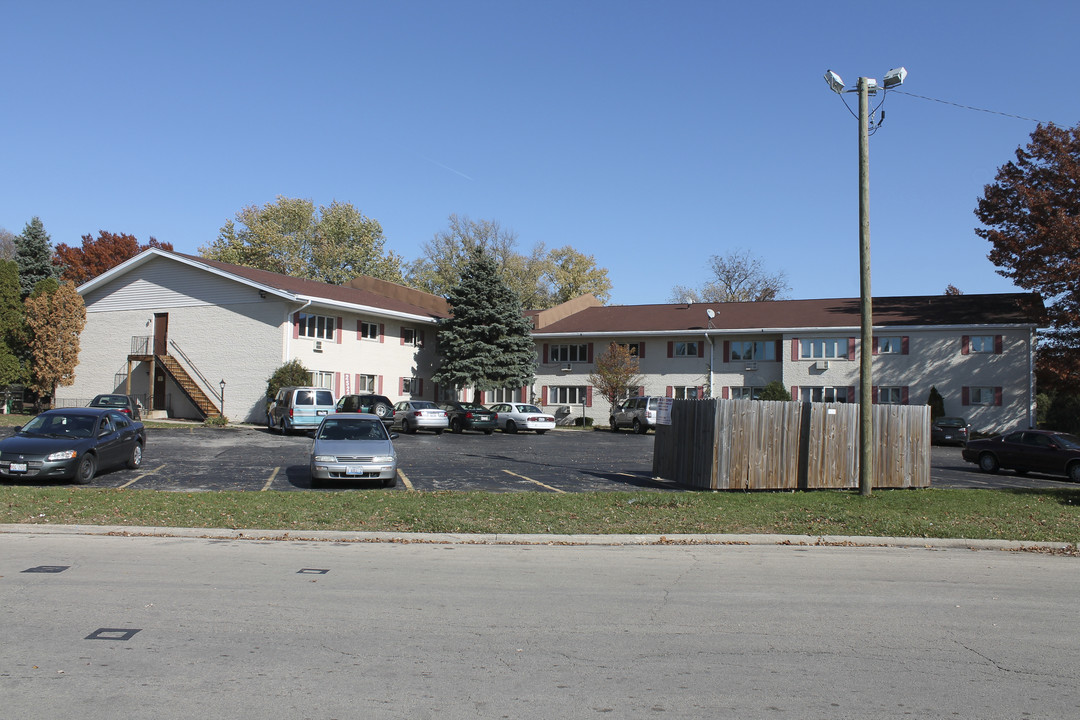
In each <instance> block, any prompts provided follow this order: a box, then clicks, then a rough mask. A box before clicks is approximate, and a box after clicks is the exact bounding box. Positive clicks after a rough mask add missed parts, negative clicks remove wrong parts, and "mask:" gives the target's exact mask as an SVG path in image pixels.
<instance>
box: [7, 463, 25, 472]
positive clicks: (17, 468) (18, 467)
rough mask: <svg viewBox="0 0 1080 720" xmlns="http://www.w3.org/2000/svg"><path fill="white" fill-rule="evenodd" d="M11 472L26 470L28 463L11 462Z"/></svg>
mask: <svg viewBox="0 0 1080 720" xmlns="http://www.w3.org/2000/svg"><path fill="white" fill-rule="evenodd" d="M10 470H11V472H26V463H11V468H10Z"/></svg>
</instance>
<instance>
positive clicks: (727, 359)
mask: <svg viewBox="0 0 1080 720" xmlns="http://www.w3.org/2000/svg"><path fill="white" fill-rule="evenodd" d="M724 362H731V341H730V340H725V341H724Z"/></svg>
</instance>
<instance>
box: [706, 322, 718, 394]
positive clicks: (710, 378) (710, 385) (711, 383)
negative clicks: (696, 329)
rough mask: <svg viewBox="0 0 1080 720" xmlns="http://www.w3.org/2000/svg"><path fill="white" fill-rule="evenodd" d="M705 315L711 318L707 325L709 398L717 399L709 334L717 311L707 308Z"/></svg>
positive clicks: (710, 336) (711, 344)
mask: <svg viewBox="0 0 1080 720" xmlns="http://www.w3.org/2000/svg"><path fill="white" fill-rule="evenodd" d="M705 314H706V315H708V316H709V319H708V321H707V322H706V323H705V339H706V340H708V341H709V397H716V388H714V387H713V339H712V335H710V334H709V330H711V329H712V321H713V318H714V317H716V311H715V310H713V309H712V308H705Z"/></svg>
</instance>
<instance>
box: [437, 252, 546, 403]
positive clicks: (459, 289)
mask: <svg viewBox="0 0 1080 720" xmlns="http://www.w3.org/2000/svg"><path fill="white" fill-rule="evenodd" d="M446 299H447V301H448V302H449V304H450V309H451V313H452V314H451V316H450V317H449V318H446V319H444V320H442V321H440V322H439V330H438V336H439V354H440V355H442V357H443V361H442V366H441V367H440V368H439V370H438V372H436V373H435V381H436V382H438V383H440V384H442V385H444V386H450V387H454V388H466V387H471V388H473V390H474V391H475V392H476V393H477V394H479V393H480V392H483V391H486V390H498V389H500V388H507V387H521V386H522V385H529V384H531V383H532V380H533V376H534V373H535V371H536V346H535V345H534V344H533V340H532V336H531V334H530V333H531V331H532V323H531V322H530V321H529V320H528V318H526V317H525V316H524V315H523V314H522V308H521V299H520V297H519V296H518V295H517V293H515V292H514V291H513V290H512V289H511V288H510V287H509V286H508V285H507V284H506V283H505V282H504V281H503V280H502V279H501V278H500V277H499V267H498V265H497V264H496V262H495V260H494V258H492V257H491V255H490V254H488V253H487V252H485V251H484V250H483V249H482V248H477V249H475V250H474V251H473V252H472V256H471V257H470V259H469V262H468V263H467V264H466V266H465V268H464V269H463V270H462V273H461V279H460V280H459V281H458V284H457V285H456V286H454V287H453V288H452V289H451V290H450V292H449V294H448V295H447V298H446ZM479 400H480V398H479V397H477V401H479Z"/></svg>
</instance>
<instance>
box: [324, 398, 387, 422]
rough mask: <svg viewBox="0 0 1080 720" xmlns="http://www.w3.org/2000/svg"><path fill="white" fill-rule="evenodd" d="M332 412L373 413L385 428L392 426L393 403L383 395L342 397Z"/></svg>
mask: <svg viewBox="0 0 1080 720" xmlns="http://www.w3.org/2000/svg"><path fill="white" fill-rule="evenodd" d="M334 412H339V413H374V414H375V415H378V416H379V419H380V420H382V422H383V425H385V426H386V427H390V426H391V425H393V424H394V403H392V402H390V399H389V398H387V397H386V396H384V395H342V396H341V399H339V400H338V401H337V405H336V406H335V407H334Z"/></svg>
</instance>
